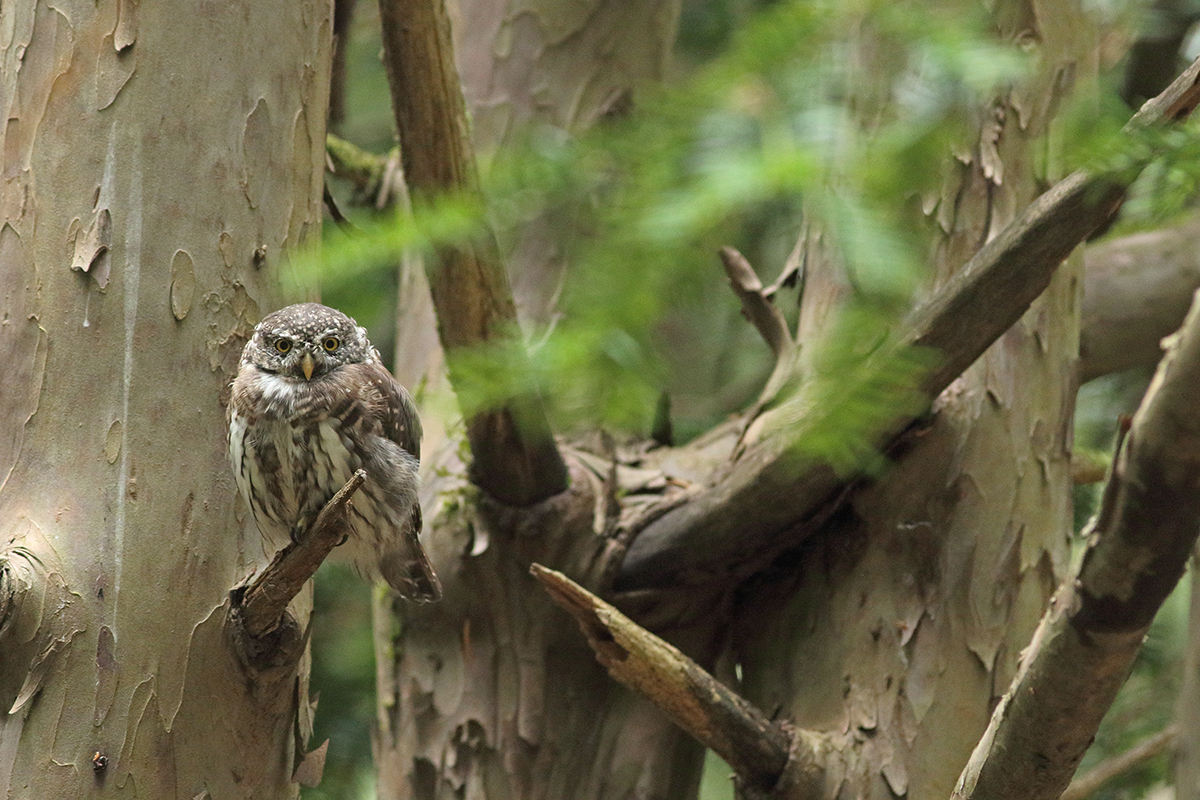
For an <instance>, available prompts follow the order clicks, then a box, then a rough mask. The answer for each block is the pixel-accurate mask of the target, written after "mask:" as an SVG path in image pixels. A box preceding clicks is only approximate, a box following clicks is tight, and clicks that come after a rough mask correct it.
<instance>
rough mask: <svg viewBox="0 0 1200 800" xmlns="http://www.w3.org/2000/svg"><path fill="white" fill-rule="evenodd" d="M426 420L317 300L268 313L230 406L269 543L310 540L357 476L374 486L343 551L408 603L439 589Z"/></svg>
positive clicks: (360, 338) (346, 320)
mask: <svg viewBox="0 0 1200 800" xmlns="http://www.w3.org/2000/svg"><path fill="white" fill-rule="evenodd" d="M420 448H421V420H420V418H419V417H418V416H417V410H416V408H415V407H414V406H413V402H412V399H411V398H410V397H409V396H408V392H406V391H405V390H404V387H403V386H401V385H400V384H399V383H397V382H396V380H395V379H394V378H393V377H392V376H391V374H390V373H389V372H388V371H387V369H385V368H384V366H383V363H382V362H381V361H380V359H379V352H378V351H377V350H376V349H375V348H374V347H372V346H371V343H370V342H369V341H368V340H367V332H366V330H365V329H364V328H361V327H359V325H358V323H356V322H355V321H354V320H353V319H351V318H350V317H348V316H346V315H345V314H343V313H341V312H340V311H335V310H334V309H332V308H328V307H327V306H323V305H320V304H318V303H301V304H299V305H294V306H288V307H287V308H284V309H281V310H279V311H276V312H275V313H273V314H268V315H267V316H266V317H265V318H264V319H263V321H262V322H260V323H259V324H258V327H256V328H255V329H254V334H253V335H252V336H251V337H250V341H249V342H247V343H246V347H245V349H244V350H242V360H241V365H240V366H239V367H238V373H237V377H236V378H234V381H233V391H232V396H231V397H230V401H229V460H230V463H231V464H232V465H233V473H234V476H235V478H236V480H237V486H238V490H239V491H240V492H241V494H242V497H244V498H245V499H246V502H247V504H248V505H249V506H250V510H251V513H252V514H253V516H254V521H255V523H256V524H257V525H258V529H259V532H260V533H262V535H263V538H264V540H265V541H266V543H267V545H268V546H269V547H270V548H272V549H279V548H281V547H283V546H284V545H286V544H287V543H288V542H289V541H294V540H296V539H298V537H300V536H302V535H303V534H304V532H305V531H307V530H308V528H309V526H310V525H311V524H312V522H313V521H314V520H315V519H316V517H317V515H318V514H319V513H320V511H321V509H322V508H323V507H324V506H325V504H326V503H327V502H329V500H330V498H332V497H333V495H334V493H335V492H337V490H338V489H340V488H341V487H342V486H343V485H344V484H345V483H346V481H348V480H349V479H350V476H351V475H353V474H354V471H355V470H357V469H363V470H365V471H366V473H367V479H366V482H365V483H364V484H363V485H362V488H360V489H359V490H358V492H357V494H355V495H354V498H353V500H352V501H351V504H350V508H349V517H348V524H349V528H350V530H349V532H348V534H347V537H346V540H345V541H344V542H343V543H342V544H341V545H339V546H338V547H337V548H336V549H335V550H334V555H335V557H338V558H339V559H344V560H347V561H349V562H351V564H353V566H354V568H355V569H356V570H357V571H358V572H359V573H360V574H362V575H363V576H364V577H366V578H368V579H370V580H376V579H378V578H383V579H384V580H385V581H387V583H388V585H389V586H391V587H392V588H393V589H395V590H396V591H398V592H399V593H400V594H401V595H403V596H404V597H406V598H408V599H410V600H415V601H418V602H427V601H433V600H437V599H439V598H440V597H441V594H442V587H441V584H440V583H439V582H438V579H437V575H435V574H434V571H433V567H432V566H430V563H429V559H428V557H427V556H426V555H425V551H424V549H422V547H421V542H420V540H419V539H418V535H419V534H420V532H421V506H420V504H419V503H418V502H417V487H418V478H417V465H418V463H419V460H420V452H421V451H420Z"/></svg>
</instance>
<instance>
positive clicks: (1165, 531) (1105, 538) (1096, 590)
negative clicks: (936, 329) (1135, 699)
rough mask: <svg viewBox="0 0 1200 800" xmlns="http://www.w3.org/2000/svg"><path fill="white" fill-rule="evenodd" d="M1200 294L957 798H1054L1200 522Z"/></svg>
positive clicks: (1181, 564)
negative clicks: (1072, 570) (1075, 562)
mask: <svg viewBox="0 0 1200 800" xmlns="http://www.w3.org/2000/svg"><path fill="white" fill-rule="evenodd" d="M1198 393H1200V298H1198V299H1197V300H1195V301H1193V303H1192V308H1191V311H1189V312H1188V317H1187V320H1186V321H1185V322H1184V326H1183V328H1182V329H1181V330H1180V331H1179V333H1177V334H1176V335H1175V336H1173V337H1172V338H1171V340H1170V342H1169V344H1168V347H1167V352H1166V355H1164V356H1163V359H1162V361H1161V362H1160V363H1159V367H1158V372H1157V373H1156V374H1155V377H1154V381H1153V383H1151V386H1150V389H1149V390H1148V391H1147V392H1146V397H1145V398H1144V399H1143V400H1142V404H1141V407H1140V408H1139V409H1138V411H1137V413H1136V414H1135V415H1134V417H1133V420H1132V421H1131V423H1130V425H1129V429H1128V432H1127V433H1126V435H1125V436H1124V438H1123V440H1122V441H1121V442H1120V444H1119V445H1118V447H1117V454H1116V456H1115V458H1114V459H1113V467H1112V471H1111V474H1110V476H1109V479H1108V484H1107V485H1106V486H1105V489H1104V495H1103V498H1102V500H1101V506H1100V511H1099V513H1098V515H1097V517H1096V519H1095V520H1094V521H1093V522H1092V524H1091V526H1090V529H1089V534H1088V538H1089V544H1088V549H1087V550H1086V552H1085V553H1084V557H1083V561H1082V563H1081V564H1080V566H1079V568H1078V569H1077V571H1076V574H1075V575H1074V576H1072V577H1071V578H1069V579H1068V580H1067V581H1066V582H1064V583H1063V585H1062V586H1061V587H1059V590H1058V592H1057V593H1056V594H1055V596H1054V598H1053V599H1052V600H1051V606H1050V609H1049V610H1048V611H1047V612H1046V615H1045V616H1044V617H1043V618H1042V622H1041V624H1040V625H1039V626H1038V629H1037V631H1036V632H1035V633H1034V637H1033V642H1032V643H1031V644H1030V646H1029V648H1028V649H1027V650H1026V652H1025V653H1024V657H1023V661H1022V664H1021V667H1020V669H1019V670H1018V672H1017V675H1016V677H1015V678H1014V679H1013V683H1012V685H1011V686H1010V688H1009V690H1008V693H1007V694H1005V696H1004V697H1003V698H1002V699H1001V700H1000V703H999V705H998V706H997V707H996V710H995V712H994V713H993V715H992V719H991V723H990V724H989V726H988V729H987V731H986V732H985V733H984V735H983V738H982V739H981V740H980V741H979V744H978V745H976V747H975V752H974V753H973V754H972V755H971V759H970V761H969V762H968V764H967V767H966V768H965V769H964V770H963V773H962V775H961V776H960V778H959V782H958V786H957V788H956V789H955V792H954V797H955V798H964V800H992V799H993V798H996V799H998V798H1008V797H1018V796H1019V797H1023V798H1028V800H1054V798H1057V797H1058V796H1059V795H1060V794H1061V793H1062V792H1063V790H1064V789H1066V787H1067V785H1068V783H1069V782H1070V780H1071V776H1072V775H1073V774H1074V772H1075V769H1076V768H1077V767H1078V766H1079V762H1080V760H1081V759H1082V758H1083V755H1084V753H1085V752H1086V751H1087V748H1088V746H1089V745H1090V744H1091V742H1092V739H1093V737H1094V736H1095V734H1096V729H1097V728H1098V727H1099V725H1100V720H1101V719H1102V718H1103V716H1104V714H1105V712H1106V711H1107V710H1108V708H1109V706H1110V705H1111V704H1112V701H1113V698H1114V697H1115V696H1116V694H1117V690H1118V689H1120V687H1121V685H1122V684H1123V683H1124V682H1125V678H1126V676H1128V674H1129V670H1130V668H1131V666H1132V664H1133V659H1134V657H1135V656H1136V655H1137V652H1138V650H1139V649H1140V648H1141V644H1142V641H1143V639H1144V637H1145V635H1146V632H1147V631H1148V630H1149V628H1150V623H1151V622H1152V621H1153V619H1154V615H1155V613H1156V612H1157V611H1158V609H1159V607H1160V606H1161V605H1162V603H1163V601H1164V600H1165V599H1166V598H1167V596H1168V595H1169V594H1170V592H1171V590H1172V589H1173V588H1174V587H1175V584H1176V583H1177V582H1178V581H1179V578H1180V577H1181V576H1182V575H1183V572H1184V569H1185V567H1186V565H1187V559H1188V556H1189V555H1190V554H1191V552H1192V548H1193V547H1194V546H1195V543H1196V536H1197V533H1200V412H1198V411H1197V407H1196V402H1195V398H1196V396H1197V394H1198Z"/></svg>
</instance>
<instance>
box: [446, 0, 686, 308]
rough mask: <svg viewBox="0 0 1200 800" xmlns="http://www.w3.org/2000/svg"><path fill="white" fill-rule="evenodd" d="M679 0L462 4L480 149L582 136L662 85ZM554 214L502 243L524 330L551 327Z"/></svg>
mask: <svg viewBox="0 0 1200 800" xmlns="http://www.w3.org/2000/svg"><path fill="white" fill-rule="evenodd" d="M679 6H680V3H679V0H665V2H664V0H574V1H573V2H564V1H563V0H559V1H558V2H552V3H543V4H535V3H523V2H514V1H513V0H460V1H459V3H458V5H457V11H458V15H457V16H456V17H455V19H454V23H455V24H454V41H455V59H456V61H457V63H458V71H459V74H460V76H461V78H462V85H463V94H464V96H465V97H466V102H467V108H468V109H469V110H470V112H471V123H472V127H471V135H472V138H473V139H474V142H475V146H476V147H477V148H478V149H479V150H480V151H481V152H490V151H492V150H494V149H495V148H497V147H503V146H504V145H506V144H512V143H513V142H514V141H515V140H517V139H519V138H520V137H521V136H522V135H524V134H527V133H529V132H530V131H531V130H534V129H536V128H538V127H544V128H549V129H553V130H557V131H565V132H567V133H578V132H580V131H583V130H586V129H588V128H590V127H592V126H593V125H596V124H602V123H603V121H604V119H605V118H606V117H610V116H620V115H622V114H625V113H628V111H629V110H630V109H631V108H632V107H633V106H634V105H635V104H636V100H637V98H636V90H637V87H638V86H639V85H640V84H645V83H650V82H656V81H659V80H661V79H662V77H663V74H664V73H665V71H666V69H667V63H668V58H669V56H670V54H671V49H672V47H673V46H674V44H675V30H676V28H677V26H678V22H679ZM563 224H568V225H569V224H570V221H569V220H565V221H564V220H558V219H555V215H554V213H553V211H550V212H547V213H543V214H538V215H536V216H534V217H533V218H531V219H529V220H527V221H526V222H525V224H524V225H523V226H522V227H521V229H520V230H519V231H518V232H517V233H516V235H515V237H513V238H512V239H511V240H506V241H502V242H501V247H502V249H503V251H504V253H505V260H506V263H507V264H508V272H509V275H510V277H511V281H512V287H513V299H514V300H515V301H516V307H517V314H518V316H519V318H520V320H521V322H522V324H523V325H525V326H526V328H527V329H528V328H529V327H530V326H544V325H548V324H549V323H550V322H551V321H552V319H553V315H554V312H555V305H556V303H557V301H558V296H559V294H560V292H561V291H562V286H563V279H564V275H565V271H566V261H565V259H566V254H565V253H563V252H562V247H561V235H560V234H559V233H558V232H557V231H558V230H559V229H560V228H561V226H562V225H563Z"/></svg>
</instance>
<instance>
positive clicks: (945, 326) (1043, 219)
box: [616, 60, 1200, 589]
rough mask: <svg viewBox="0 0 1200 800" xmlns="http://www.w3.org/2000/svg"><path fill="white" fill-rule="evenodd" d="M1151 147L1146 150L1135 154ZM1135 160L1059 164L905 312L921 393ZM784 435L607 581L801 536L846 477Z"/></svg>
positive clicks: (1075, 239)
mask: <svg viewBox="0 0 1200 800" xmlns="http://www.w3.org/2000/svg"><path fill="white" fill-rule="evenodd" d="M1198 79H1200V60H1197V61H1196V62H1194V63H1193V64H1192V66H1191V67H1189V68H1188V69H1187V71H1186V72H1184V73H1183V74H1182V75H1181V76H1180V77H1179V78H1177V79H1176V80H1175V82H1174V83H1173V84H1171V86H1170V87H1168V88H1167V90H1166V91H1164V92H1163V93H1162V94H1161V95H1159V96H1158V97H1156V98H1155V99H1154V100H1152V101H1150V102H1149V103H1147V104H1146V105H1145V106H1144V107H1143V108H1142V110H1141V111H1139V112H1138V113H1137V114H1136V115H1135V116H1134V118H1133V120H1132V121H1131V122H1130V125H1129V126H1128V127H1130V128H1140V127H1144V126H1146V125H1150V124H1154V123H1161V122H1171V121H1175V120H1178V119H1181V118H1183V117H1185V116H1187V115H1188V114H1189V113H1190V112H1191V110H1192V109H1193V108H1194V106H1195V104H1196V103H1197V101H1200V86H1198V85H1197V82H1198ZM1150 157H1151V154H1145V155H1144V156H1143V159H1144V161H1143V162H1142V164H1143V165H1144V164H1145V163H1148V160H1149V158H1150ZM1137 172H1138V170H1135V169H1128V170H1124V171H1122V172H1121V173H1120V174H1119V175H1110V174H1103V175H1092V174H1089V173H1086V172H1076V173H1074V174H1072V175H1070V176H1068V177H1067V178H1065V179H1064V180H1062V181H1061V182H1060V183H1058V184H1057V185H1056V186H1054V187H1053V188H1051V189H1050V190H1049V191H1047V192H1046V193H1045V194H1043V195H1041V196H1040V197H1038V198H1037V199H1036V200H1035V201H1034V202H1033V203H1031V204H1030V205H1029V206H1028V207H1027V208H1026V209H1025V211H1024V212H1023V213H1022V214H1021V215H1020V216H1019V217H1018V218H1017V219H1016V220H1015V221H1014V222H1013V223H1012V224H1011V225H1009V226H1008V228H1006V229H1005V230H1004V231H1002V232H1001V233H1000V234H999V235H998V236H996V237H995V238H994V239H992V240H991V241H990V242H988V243H987V244H986V245H984V246H983V248H981V249H980V250H979V252H978V253H976V255H975V257H974V258H972V259H971V260H970V261H969V262H968V263H967V265H966V266H965V267H964V268H963V269H962V270H961V271H960V272H959V273H957V274H956V275H955V276H954V277H953V278H952V279H951V280H950V281H948V282H947V283H946V284H944V285H943V286H942V287H941V288H939V289H938V291H937V292H936V293H935V294H934V296H933V297H932V298H931V300H930V301H929V302H928V303H927V304H926V305H925V306H923V307H921V308H918V309H917V310H916V311H915V312H914V313H913V314H912V315H911V316H910V317H909V319H908V320H907V322H906V324H905V329H904V330H903V331H902V334H901V338H902V341H903V342H905V343H906V344H909V345H912V346H917V347H924V348H932V349H934V350H936V351H937V352H938V353H939V354H940V355H941V360H940V361H939V363H938V366H937V367H936V368H935V369H933V370H932V371H931V372H930V373H929V374H928V376H927V377H926V379H925V381H924V382H923V383H922V387H921V388H922V389H923V391H924V393H925V395H926V396H927V397H928V398H929V399H930V400H932V399H933V398H934V397H936V396H937V395H938V394H939V393H940V392H941V391H942V390H943V389H945V388H946V387H947V386H948V385H949V384H950V382H951V381H953V380H954V379H955V378H956V377H957V376H958V375H960V374H961V373H962V372H963V370H965V369H966V368H967V367H969V366H970V365H971V364H972V363H973V362H974V361H975V359H977V358H978V357H979V356H980V355H981V354H982V353H983V351H984V350H986V349H987V348H988V347H989V346H990V345H991V343H992V342H994V341H995V340H996V339H998V338H999V337H1000V335H1001V334H1003V333H1004V331H1006V330H1008V328H1009V327H1011V326H1012V324H1013V323H1015V322H1016V321H1017V320H1018V319H1020V317H1021V315H1022V314H1024V313H1025V311H1026V309H1028V307H1029V304H1030V303H1032V302H1033V301H1034V299H1036V298H1037V296H1038V295H1039V294H1041V293H1042V291H1043V290H1044V289H1045V288H1046V286H1047V285H1048V284H1049V282H1050V278H1051V276H1052V275H1053V274H1054V271H1055V270H1056V269H1057V268H1058V265H1059V264H1060V263H1061V262H1062V260H1063V259H1065V258H1066V257H1067V256H1068V255H1070V253H1071V251H1072V250H1073V249H1074V248H1075V246H1076V245H1078V244H1079V243H1080V242H1082V241H1083V240H1084V239H1085V238H1086V237H1087V236H1088V234H1090V233H1091V232H1092V231H1093V230H1095V229H1096V228H1097V227H1099V226H1100V225H1102V224H1104V223H1105V222H1106V221H1108V219H1109V218H1110V217H1111V216H1112V214H1113V213H1114V212H1115V211H1116V209H1117V208H1118V207H1119V205H1120V203H1121V200H1122V199H1123V197H1124V189H1125V187H1126V186H1128V185H1129V183H1130V182H1132V181H1133V179H1134V178H1135V177H1136V175H1137ZM915 419H916V417H915V416H911V415H906V416H898V417H896V418H895V419H893V420H892V421H891V423H890V424H888V425H886V426H884V427H883V429H881V430H880V431H879V433H878V443H879V446H880V447H882V448H884V449H886V448H888V447H889V446H890V444H891V443H895V442H896V441H897V439H898V437H900V436H901V435H902V434H903V432H904V431H905V430H906V429H907V428H908V426H909V425H911V424H912V423H913V422H914V420H915ZM795 444H796V443H795V442H794V441H791V440H790V438H789V436H788V434H787V433H784V434H781V435H779V436H775V437H772V438H770V439H767V440H766V441H764V442H762V443H761V444H759V445H757V446H756V447H754V448H751V449H749V450H748V451H747V453H746V455H745V456H744V457H742V458H741V459H740V460H739V461H737V462H736V463H735V464H733V466H732V467H731V468H730V469H729V470H728V472H727V473H726V474H725V476H724V478H723V479H722V480H721V481H720V482H719V483H717V484H715V485H714V486H711V487H710V488H708V489H707V490H704V491H700V492H697V493H696V495H695V496H694V497H693V498H692V499H690V501H689V502H687V503H685V504H683V505H681V506H678V507H677V508H674V509H672V510H671V511H668V512H667V513H665V514H663V515H662V516H660V517H658V518H657V519H655V520H654V521H653V522H651V523H650V524H649V525H647V526H646V527H645V528H644V529H643V530H642V531H640V532H638V533H637V535H636V538H634V540H633V542H632V544H631V545H630V547H629V550H628V552H627V553H626V556H625V560H624V563H623V564H622V567H621V573H620V576H619V578H618V581H617V584H616V588H618V589H640V588H652V587H660V586H667V585H672V584H687V583H689V582H695V581H705V582H708V581H711V580H713V578H714V576H716V577H731V578H735V579H736V578H737V577H738V576H741V575H745V574H747V573H748V572H751V571H753V569H754V568H755V567H756V565H758V564H761V563H763V562H764V561H765V560H766V559H769V558H770V557H771V556H772V555H774V554H776V553H778V552H780V551H782V550H783V549H786V548H787V547H789V546H792V545H795V544H796V543H798V542H799V541H801V540H802V539H803V538H804V537H805V536H806V535H807V530H806V528H805V526H804V525H803V523H804V522H805V521H806V520H810V519H812V518H813V517H814V516H817V515H819V514H820V512H821V509H822V508H823V507H825V506H826V505H827V504H828V503H830V502H836V499H837V497H838V496H839V494H840V493H841V492H842V490H843V489H844V488H845V486H846V480H845V479H844V478H843V477H840V476H839V475H837V474H836V473H835V472H834V470H833V469H832V468H831V467H830V466H829V465H828V464H825V463H822V462H814V461H811V460H810V461H808V462H801V463H799V464H798V463H797V459H796V457H795V455H794V454H795V452H796V449H797V448H796V447H795ZM785 531H787V532H788V533H787V534H786V535H785V534H784V532H785Z"/></svg>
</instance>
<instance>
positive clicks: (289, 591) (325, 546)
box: [234, 469, 367, 639]
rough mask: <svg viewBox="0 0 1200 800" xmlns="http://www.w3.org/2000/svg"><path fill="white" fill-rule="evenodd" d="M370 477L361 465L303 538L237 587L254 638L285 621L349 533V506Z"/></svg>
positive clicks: (241, 613)
mask: <svg viewBox="0 0 1200 800" xmlns="http://www.w3.org/2000/svg"><path fill="white" fill-rule="evenodd" d="M366 479H367V473H365V472H363V471H362V470H361V469H360V470H358V471H356V472H355V473H354V475H352V476H351V477H350V480H348V481H346V485H345V486H343V487H342V488H341V489H338V492H337V494H335V495H334V496H333V497H332V498H331V499H330V501H329V502H328V503H326V504H325V507H324V508H322V509H321V513H320V514H318V515H317V519H316V521H315V522H313V524H312V527H310V528H309V529H308V532H307V533H305V534H304V536H303V537H302V538H301V539H300V541H299V542H292V543H291V544H289V545H288V546H287V547H285V548H283V549H282V550H280V551H279V552H278V553H276V554H275V558H273V559H272V560H271V563H270V564H268V565H267V568H266V569H265V570H263V572H262V574H261V575H259V576H258V578H257V579H255V581H254V582H253V583H251V584H250V585H249V586H243V587H238V589H235V590H234V609H235V610H236V611H237V614H236V616H237V618H238V619H240V620H241V623H242V627H243V629H244V630H245V632H246V633H247V634H249V635H250V636H251V637H252V638H254V639H260V638H262V637H263V636H266V635H268V634H270V633H272V632H274V631H275V630H276V629H278V628H279V626H280V625H281V624H282V623H283V619H284V615H285V614H286V613H287V607H288V603H290V602H291V601H292V598H294V597H295V596H296V595H298V594H299V593H300V590H301V589H303V588H304V584H305V583H307V582H308V579H309V578H311V577H312V576H313V575H315V574H316V572H317V568H318V567H320V566H321V564H323V563H324V562H325V559H326V558H328V556H329V554H330V553H331V552H332V551H333V548H335V547H337V546H338V545H339V544H341V543H342V541H343V538H344V537H345V535H346V513H347V506H348V505H349V504H350V499H351V498H352V497H353V496H354V493H355V492H357V491H358V490H359V487H361V486H362V485H363V481H365V480H366Z"/></svg>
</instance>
